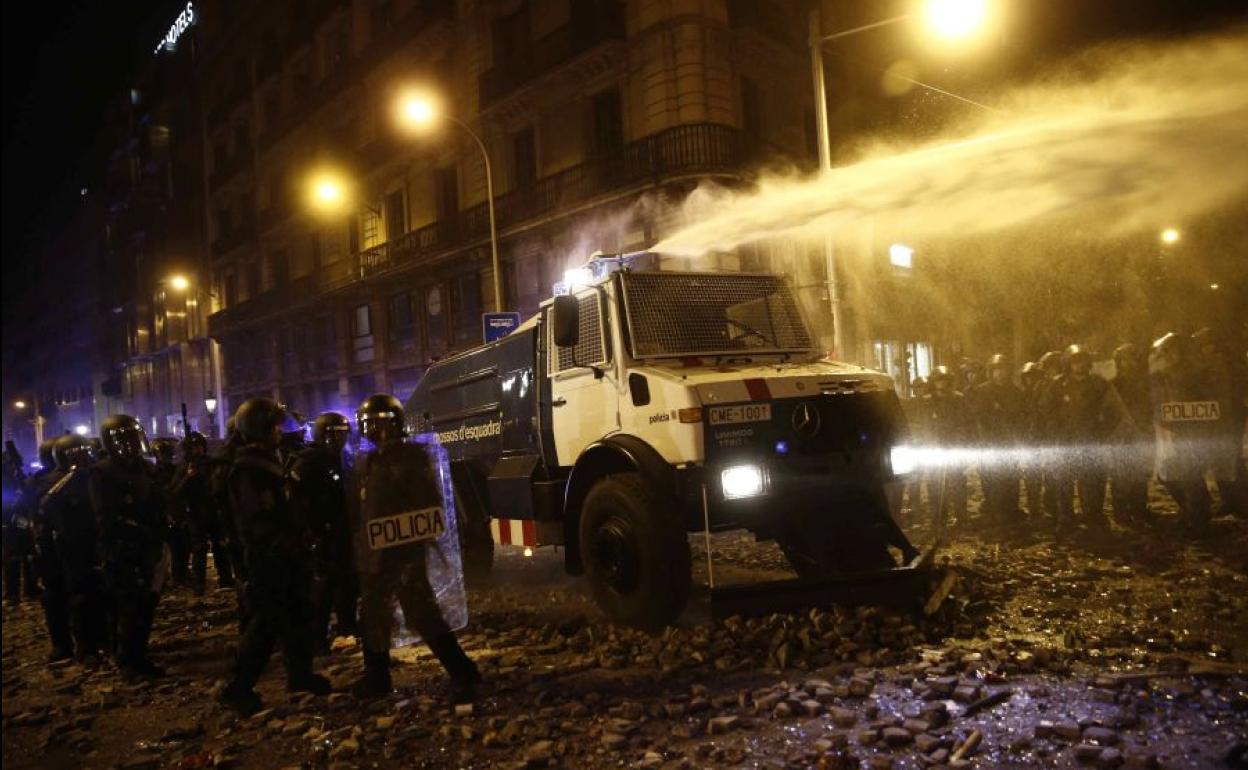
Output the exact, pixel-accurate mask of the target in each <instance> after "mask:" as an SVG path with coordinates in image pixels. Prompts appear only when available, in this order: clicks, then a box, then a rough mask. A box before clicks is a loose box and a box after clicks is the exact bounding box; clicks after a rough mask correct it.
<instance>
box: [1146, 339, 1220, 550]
mask: <svg viewBox="0 0 1248 770" xmlns="http://www.w3.org/2000/svg"><path fill="white" fill-rule="evenodd" d="M1192 345H1193V343H1192V341H1191V339H1190V338H1189V337H1184V336H1182V335H1179V334H1175V333H1173V332H1172V333H1170V334H1166V335H1165V336H1163V337H1161V338H1160V339H1158V340H1157V341H1156V342H1154V343H1153V346H1152V349H1151V350H1150V351H1149V355H1148V370H1149V379H1150V381H1151V386H1152V387H1151V392H1152V404H1153V418H1154V424H1155V425H1156V427H1157V476H1158V478H1159V479H1160V480H1161V483H1162V484H1163V485H1165V487H1166V490H1167V491H1168V492H1169V493H1170V494H1171V496H1173V497H1174V500H1175V502H1176V503H1178V505H1179V517H1180V525H1181V526H1182V527H1184V528H1185V529H1187V530H1189V531H1191V532H1193V533H1196V534H1201V533H1203V532H1204V531H1205V530H1206V529H1207V528H1208V526H1209V514H1210V500H1209V487H1208V485H1207V484H1206V482H1205V475H1204V473H1205V459H1206V455H1205V451H1206V447H1207V445H1208V442H1209V440H1210V439H1211V438H1212V435H1211V431H1210V428H1209V422H1210V421H1209V420H1208V419H1207V417H1208V416H1209V415H1208V414H1207V409H1203V408H1198V407H1197V405H1202V404H1206V403H1207V402H1208V401H1209V399H1210V396H1211V395H1212V394H1211V393H1210V391H1209V389H1208V387H1207V383H1205V382H1204V381H1203V378H1202V377H1201V373H1200V371H1199V369H1198V368H1197V367H1196V365H1195V361H1194V359H1195V351H1193V350H1192Z"/></svg>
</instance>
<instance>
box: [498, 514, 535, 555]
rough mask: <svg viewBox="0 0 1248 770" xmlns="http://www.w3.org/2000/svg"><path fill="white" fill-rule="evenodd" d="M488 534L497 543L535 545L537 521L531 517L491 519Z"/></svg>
mask: <svg viewBox="0 0 1248 770" xmlns="http://www.w3.org/2000/svg"><path fill="white" fill-rule="evenodd" d="M490 534H491V535H493V536H494V542H495V543H498V544H499V545H527V546H529V547H534V548H535V547H537V545H538V543H537V522H536V521H533V520H532V519H491V520H490Z"/></svg>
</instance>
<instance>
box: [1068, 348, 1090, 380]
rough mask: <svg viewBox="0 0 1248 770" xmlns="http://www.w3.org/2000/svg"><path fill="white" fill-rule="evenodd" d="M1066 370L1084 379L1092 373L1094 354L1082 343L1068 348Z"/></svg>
mask: <svg viewBox="0 0 1248 770" xmlns="http://www.w3.org/2000/svg"><path fill="white" fill-rule="evenodd" d="M1066 370H1067V371H1068V372H1070V374H1071V376H1072V377H1075V378H1077V379H1083V378H1084V377H1087V376H1088V375H1089V374H1091V373H1092V356H1091V354H1089V353H1088V351H1087V350H1086V349H1085V348H1084V347H1083V346H1082V345H1071V346H1070V347H1068V348H1066Z"/></svg>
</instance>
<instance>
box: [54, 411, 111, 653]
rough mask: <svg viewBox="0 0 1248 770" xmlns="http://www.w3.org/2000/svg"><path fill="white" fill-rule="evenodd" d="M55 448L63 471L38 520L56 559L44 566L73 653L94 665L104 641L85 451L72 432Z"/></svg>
mask: <svg viewBox="0 0 1248 770" xmlns="http://www.w3.org/2000/svg"><path fill="white" fill-rule="evenodd" d="M56 451H57V454H58V462H59V465H60V466H61V467H62V468H63V470H64V471H65V475H64V476H63V477H62V478H61V479H60V481H58V482H57V483H56V484H55V485H54V486H53V487H52V488H51V489H50V490H49V491H48V493H47V495H45V496H44V498H43V501H42V503H41V504H40V520H41V522H42V524H43V525H44V526H46V527H47V528H48V531H49V533H50V534H51V538H50V539H51V540H52V541H53V542H52V545H51V549H52V550H53V551H54V552H55V557H56V559H57V563H56V564H55V565H49V569H51V570H55V572H56V576H57V577H56V583H57V590H58V591H60V590H63V591H64V593H65V605H66V607H65V612H66V623H67V624H68V628H69V632H70V635H71V636H72V637H73V648H74V655H75V657H76V658H77V659H78V660H79V661H80V662H82V663H84V664H87V665H95V664H96V663H98V661H99V656H100V655H101V653H102V652H103V650H104V649H105V648H106V647H107V646H108V641H107V637H106V630H105V623H106V618H107V614H106V610H105V600H104V596H105V594H104V577H103V574H102V571H101V569H100V566H99V559H98V545H99V537H98V532H97V524H96V519H95V512H94V510H93V509H92V508H91V499H90V494H91V492H90V477H91V468H90V466H91V451H90V447H89V445H88V444H87V442H86V441H84V440H82V439H79V438H78V437H77V436H63V437H62V438H61V439H59V440H58V441H57V447H56ZM49 585H51V584H49Z"/></svg>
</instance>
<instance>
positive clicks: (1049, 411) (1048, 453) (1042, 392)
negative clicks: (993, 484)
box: [1030, 350, 1067, 520]
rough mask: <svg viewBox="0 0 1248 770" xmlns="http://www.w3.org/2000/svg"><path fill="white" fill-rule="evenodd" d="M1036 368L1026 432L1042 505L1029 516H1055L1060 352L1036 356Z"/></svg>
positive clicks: (1058, 473) (1063, 363)
mask: <svg viewBox="0 0 1248 770" xmlns="http://www.w3.org/2000/svg"><path fill="white" fill-rule="evenodd" d="M1036 366H1037V367H1038V368H1039V369H1040V373H1041V375H1042V378H1043V379H1042V381H1041V383H1040V385H1039V386H1038V387H1037V388H1036V392H1035V394H1034V397H1033V398H1032V399H1031V405H1032V410H1031V420H1030V423H1031V426H1030V433H1031V435H1032V439H1033V441H1034V442H1035V446H1036V452H1035V453H1034V455H1036V456H1037V464H1038V466H1039V472H1040V481H1041V486H1042V487H1043V491H1042V492H1041V494H1040V496H1039V497H1040V502H1041V503H1042V505H1041V506H1040V507H1037V508H1036V509H1035V510H1033V511H1032V512H1031V513H1032V514H1033V515H1035V514H1045V513H1047V514H1048V515H1049V516H1051V517H1053V518H1054V519H1055V520H1056V518H1057V516H1058V503H1057V498H1058V487H1060V486H1061V482H1060V478H1061V469H1062V464H1063V462H1064V461H1063V460H1062V459H1061V458H1060V457H1059V455H1060V449H1059V447H1058V442H1059V436H1058V433H1059V427H1058V424H1057V402H1058V398H1059V397H1058V389H1059V387H1060V385H1061V382H1062V380H1063V378H1065V376H1066V367H1067V365H1066V357H1065V356H1064V355H1063V354H1062V352H1061V351H1060V350H1050V351H1048V352H1047V353H1045V354H1044V355H1042V356H1040V360H1039V361H1037V362H1036Z"/></svg>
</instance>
